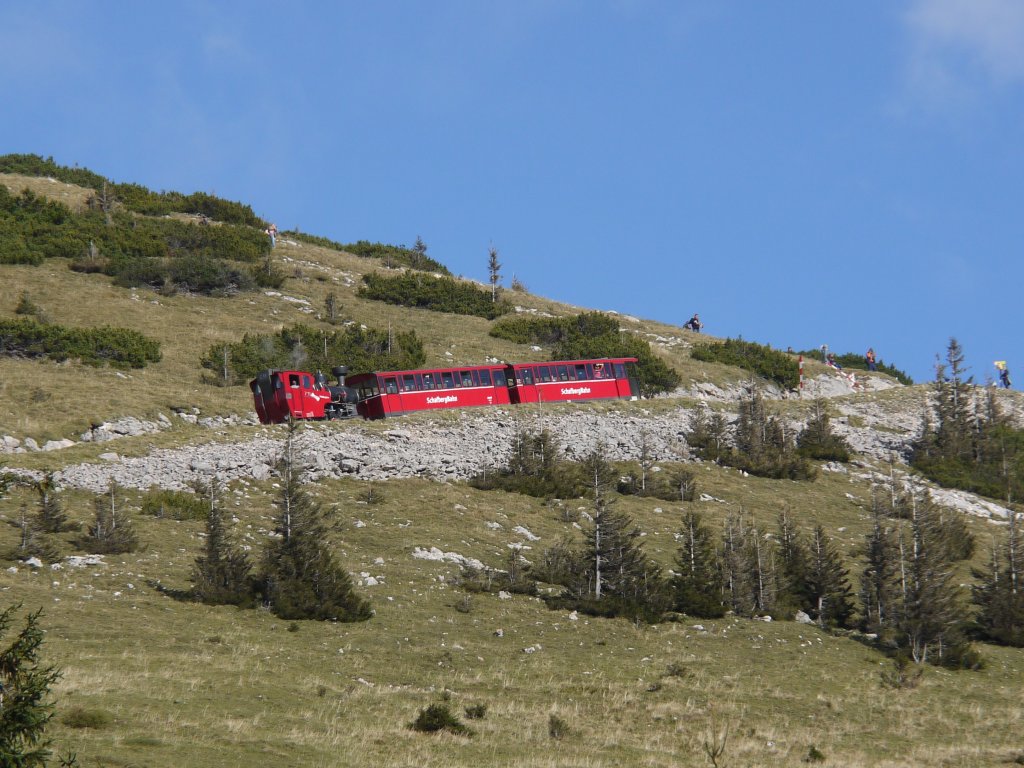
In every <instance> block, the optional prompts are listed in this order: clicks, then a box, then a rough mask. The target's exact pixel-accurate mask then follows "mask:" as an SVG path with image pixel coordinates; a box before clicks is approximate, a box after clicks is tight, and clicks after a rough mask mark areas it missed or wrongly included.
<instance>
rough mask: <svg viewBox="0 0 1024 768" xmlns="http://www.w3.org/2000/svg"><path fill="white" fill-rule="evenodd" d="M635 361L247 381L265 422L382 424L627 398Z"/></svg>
mask: <svg viewBox="0 0 1024 768" xmlns="http://www.w3.org/2000/svg"><path fill="white" fill-rule="evenodd" d="M636 362H637V361H636V358H635V357H618V358H605V359H601V360H565V361H558V362H552V363H512V364H494V365H476V366H460V367H450V368H447V367H446V368H424V369H419V370H415V371H389V372H386V373H360V374H356V375H354V376H351V377H349V379H348V382H346V381H345V374H346V372H347V371H346V369H345V368H344V367H339V368H334V369H333V370H332V373H334V375H335V376H337V377H338V383H337V384H336V385H333V384H328V383H327V377H326V376H324V374H322V373H320V372H319V371H317V372H316V373H307V372H305V371H262V372H260V373H259V374H258V375H257V376H256V378H255V379H253V380H252V381H251V382H249V387H250V389H252V394H253V401H254V402H255V405H256V413H257V414H258V415H259V417H260V421H261V422H262V423H263V424H279V423H281V422H285V421H288V420H289V419H328V420H330V419H343V418H352V417H354V416H362V417H363V418H364V419H382V418H384V417H386V416H398V415H400V414H403V413H412V412H414V411H425V410H432V409H434V408H465V407H473V406H487V405H519V404H521V403H553V402H568V401H576V400H606V399H627V400H636V399H637V395H638V394H639V389H638V386H637V378H636V368H635V366H636Z"/></svg>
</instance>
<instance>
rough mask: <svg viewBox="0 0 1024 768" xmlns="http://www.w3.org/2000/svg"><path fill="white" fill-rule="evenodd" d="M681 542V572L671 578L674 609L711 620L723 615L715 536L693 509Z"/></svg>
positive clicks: (678, 558)
mask: <svg viewBox="0 0 1024 768" xmlns="http://www.w3.org/2000/svg"><path fill="white" fill-rule="evenodd" d="M678 539H679V544H680V546H679V551H678V553H677V554H676V567H677V568H678V573H677V574H676V576H675V577H674V578H673V579H672V592H673V597H674V607H675V610H677V611H680V612H682V613H686V614H689V615H691V616H700V617H702V618H708V619H713V618H718V617H720V616H722V615H724V614H725V606H724V605H723V604H722V573H721V570H720V569H719V565H718V557H717V555H716V552H715V543H714V539H713V534H712V533H711V530H710V529H709V528H708V527H707V526H706V525H705V524H704V522H703V520H702V519H701V517H700V515H699V514H698V513H697V512H694V511H692V510H691V511H689V512H687V513H686V514H685V515H684V516H683V525H682V528H681V530H680V531H679V536H678Z"/></svg>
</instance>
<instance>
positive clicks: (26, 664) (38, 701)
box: [0, 606, 60, 768]
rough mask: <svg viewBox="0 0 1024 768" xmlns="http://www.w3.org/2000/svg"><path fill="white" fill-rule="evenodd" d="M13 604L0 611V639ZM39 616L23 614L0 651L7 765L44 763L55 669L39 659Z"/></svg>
mask: <svg viewBox="0 0 1024 768" xmlns="http://www.w3.org/2000/svg"><path fill="white" fill-rule="evenodd" d="M19 607H20V606H11V607H9V608H7V609H5V610H4V611H2V612H0V637H3V636H4V635H6V634H7V630H8V629H10V627H11V624H12V623H13V622H14V613H15V611H16V610H17V609H18V608H19ZM41 614H42V611H41V610H39V611H36V612H35V613H31V614H29V615H28V616H27V617H26V619H25V627H24V629H22V630H21V632H19V633H18V635H17V637H15V638H14V640H13V642H12V643H11V644H10V645H8V646H7V647H6V648H3V650H0V765H2V766H10V768H36V767H37V766H39V767H41V766H45V765H46V761H47V758H48V757H49V756H50V750H49V744H50V741H49V739H47V738H46V736H45V729H46V725H47V723H48V722H49V721H50V718H51V717H53V704H52V703H51V702H49V701H47V698H48V696H49V694H50V689H51V687H52V686H53V685H54V683H56V682H57V680H58V679H59V677H60V673H59V672H58V671H57V669H56V668H55V667H52V666H47V665H45V664H43V663H42V661H41V660H40V649H41V647H42V644H43V638H44V634H43V630H42V628H41V627H40V626H39V618H40V616H41Z"/></svg>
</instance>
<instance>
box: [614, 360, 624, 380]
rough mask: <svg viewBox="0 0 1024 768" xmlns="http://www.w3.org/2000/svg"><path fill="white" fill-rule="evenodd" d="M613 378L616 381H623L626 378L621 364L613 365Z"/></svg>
mask: <svg viewBox="0 0 1024 768" xmlns="http://www.w3.org/2000/svg"><path fill="white" fill-rule="evenodd" d="M615 378H616V379H624V378H626V366H624V365H623V364H622V363H616V364H615Z"/></svg>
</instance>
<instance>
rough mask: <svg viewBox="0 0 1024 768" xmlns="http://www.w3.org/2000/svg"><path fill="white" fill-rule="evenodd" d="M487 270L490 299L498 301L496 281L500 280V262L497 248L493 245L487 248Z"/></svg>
mask: <svg viewBox="0 0 1024 768" xmlns="http://www.w3.org/2000/svg"><path fill="white" fill-rule="evenodd" d="M487 272H488V274H489V276H490V282H491V301H492V302H495V303H496V302H497V301H498V281H499V280H501V263H500V262H499V261H498V249H497V248H495V247H494V246H493V245H492V246H491V247H490V248H488V249H487Z"/></svg>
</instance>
